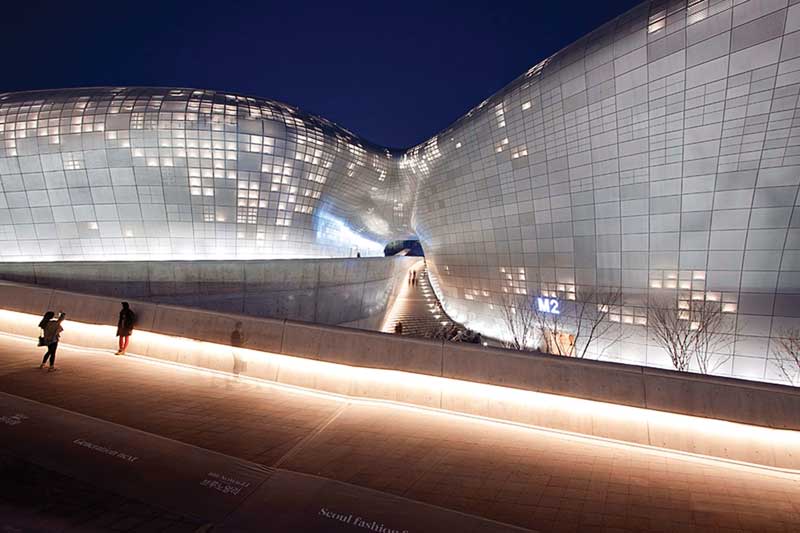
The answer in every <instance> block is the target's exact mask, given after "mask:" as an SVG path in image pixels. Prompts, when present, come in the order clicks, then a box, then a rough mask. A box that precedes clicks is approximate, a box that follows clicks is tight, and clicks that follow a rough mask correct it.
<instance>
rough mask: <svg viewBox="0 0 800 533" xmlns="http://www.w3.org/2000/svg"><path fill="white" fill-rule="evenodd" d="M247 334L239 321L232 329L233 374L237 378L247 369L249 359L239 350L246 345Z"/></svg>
mask: <svg viewBox="0 0 800 533" xmlns="http://www.w3.org/2000/svg"><path fill="white" fill-rule="evenodd" d="M244 343H245V336H244V332H243V331H242V323H241V322H237V323H236V326H235V327H234V330H233V331H231V346H233V375H234V376H236V377H237V378H238V377H239V374H240V373H241V372H243V371H246V370H247V360H246V359H245V358H244V357H243V356H242V353H241V351H240V350H239V349H240V348H242V347H243V346H244Z"/></svg>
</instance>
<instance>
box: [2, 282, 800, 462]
mask: <svg viewBox="0 0 800 533" xmlns="http://www.w3.org/2000/svg"><path fill="white" fill-rule="evenodd" d="M132 306H133V307H134V308H135V309H136V311H137V313H138V315H139V318H140V320H139V323H138V326H137V328H138V329H137V331H136V332H135V333H134V335H133V337H132V341H131V347H130V351H131V352H132V353H136V354H141V355H145V356H149V357H152V358H156V359H161V360H166V361H170V362H175V363H182V364H187V365H192V366H197V367H201V368H207V369H211V370H217V371H223V372H230V371H231V369H232V363H233V353H234V349H233V348H231V347H229V346H220V344H221V345H227V344H228V340H229V338H230V332H231V330H232V329H233V325H234V323H235V322H236V321H242V322H243V323H244V331H245V334H246V336H247V344H246V348H247V349H246V350H241V351H240V352H241V356H242V357H244V358H246V359H247V360H248V364H247V369H246V370H245V371H244V374H245V375H246V376H250V377H253V378H258V379H265V380H269V381H275V382H279V383H284V384H288V385H293V386H300V387H306V388H311V389H316V390H322V391H326V392H332V393H337V394H343V395H347V396H351V397H364V398H372V399H382V400H391V401H395V402H401V403H406V404H412V405H416V406H422V407H430V408H436V409H444V410H449V411H454V412H459V413H466V414H470V415H476V416H482V417H488V418H492V419H500V420H508V421H513V422H518V423H524V424H531V425H535V426H540V427H546V428H551V429H556V430H561V431H570V432H575V433H581V434H586V435H592V436H595V437H602V438H608V439H614V440H621V441H624V442H630V443H635V444H644V445H649V446H656V447H660V448H666V449H670V450H677V451H682V452H690V453H696V454H701V455H708V456H714V457H723V458H726V459H731V460H735V461H743V462H748V463H755V464H760V465H768V466H772V467H779V468H785V469H793V470H800V417H798V416H797V413H800V390H798V389H795V388H792V387H786V386H780V385H772V384H764V383H759V382H749V381H743V380H737V379H730V378H719V377H707V376H700V375H694V374H683V373H677V372H670V371H662V370H656V369H651V368H646V367H636V366H631V365H623V364H616V363H603V362H597V361H582V360H575V359H567V358H561V357H554V356H542V355H530V354H519V353H517V352H512V351H507V350H501V349H487V348H479V347H475V346H471V345H463V344H452V343H442V342H441V341H431V340H423V339H409V338H406V337H399V336H393V335H387V334H381V333H375V332H367V331H361V330H354V329H348V328H340V327H331V326H323V325H316V324H308V323H299V322H293V321H288V320H270V319H260V318H253V317H242V316H241V315H233V314H223V313H215V312H209V311H202V310H196V309H187V308H180V307H175V306H169V305H161V304H152V303H145V302H132ZM0 308H2V309H4V310H7V311H11V312H12V313H5V314H3V313H0V331H4V332H9V333H14V334H19V335H24V336H28V337H35V336H36V335H37V332H38V330H37V328H36V322H37V317H36V315H40V314H41V313H43V312H44V311H45V310H48V309H50V310H54V311H58V310H62V309H63V310H64V311H66V312H67V313H68V321H67V322H65V333H64V335H63V338H62V341H63V342H65V343H69V344H73V345H78V346H85V347H90V348H98V349H108V350H109V351H111V350H112V349H114V346H115V338H114V328H113V325H114V324H115V323H116V317H117V313H118V310H119V303H118V300H117V299H113V298H105V297H98V296H87V295H81V294H75V293H69V292H64V291H58V290H52V289H47V288H43V287H34V286H25V285H20V284H12V283H6V282H0ZM13 312H16V313H26V314H27V315H19V314H16V313H13ZM21 317H22V318H21ZM87 324H91V325H92V326H87ZM97 325H100V326H97ZM179 337H180V338H179ZM236 353H238V352H236ZM276 354H279V355H276ZM286 356H292V357H286ZM329 363H338V364H339V365H348V366H344V367H342V366H339V365H332V364H329ZM376 369H380V370H376ZM397 371H399V372H397ZM442 378H449V379H442ZM542 393H545V394H542ZM587 400H592V401H587ZM597 402H604V403H597ZM631 408H640V409H631ZM658 411H663V412H666V413H677V414H683V415H691V416H692V417H701V418H687V417H675V416H671V415H664V416H657V415H658ZM720 421H724V422H720ZM727 422H738V423H742V424H748V425H749V426H730V425H725V424H727ZM720 424H721V425H720ZM754 426H756V427H754ZM758 426H760V427H758ZM768 428H772V429H768ZM787 430H791V431H787Z"/></svg>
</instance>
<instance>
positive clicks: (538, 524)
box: [0, 335, 800, 533]
mask: <svg viewBox="0 0 800 533" xmlns="http://www.w3.org/2000/svg"><path fill="white" fill-rule="evenodd" d="M40 351H41V350H40V349H38V348H36V347H34V346H33V345H32V341H30V340H28V339H19V338H15V337H10V336H5V335H0V393H1V394H0V421H3V423H2V424H0V469H2V472H0V473H3V474H4V475H3V480H4V483H3V484H4V485H5V486H4V488H3V490H2V491H0V517H8V518H0V531H28V530H31V531H34V530H35V531H51V530H56V529H61V530H70V531H73V530H74V531H80V530H97V531H103V530H118V531H125V530H131V531H162V530H163V531H169V530H175V531H179V530H189V531H217V530H219V531H247V530H260V531H284V530H286V531H289V530H293V531H301V530H308V531H354V532H355V531H369V530H370V529H369V527H368V525H369V524H370V523H374V524H375V526H374V528H373V530H378V529H376V528H379V527H384V529H385V530H386V531H387V532H388V531H391V530H392V529H394V530H396V531H398V532H400V531H404V530H406V531H408V532H409V533H411V532H419V531H513V530H515V529H516V528H523V529H528V530H535V531H587V532H589V531H598V532H599V531H608V532H612V531H663V532H667V531H698V532H699V531H787V532H788V531H798V530H800V498H798V495H800V477H792V476H790V475H787V474H782V473H777V472H773V471H769V470H766V469H758V468H753V467H745V466H739V465H732V464H728V463H724V462H721V461H714V460H708V459H700V458H693V457H688V456H681V455H677V454H672V453H666V452H662V451H658V450H652V449H646V448H641V447H635V446H627V445H621V444H614V443H608V442H603V441H598V440H592V439H588V438H581V437H574V436H568V435H562V434H558V433H553V432H548V431H543V430H537V429H532V428H523V427H518V426H513V425H509V424H500V423H494V422H488V421H482V420H476V419H471V418H467V417H462V416H457V415H451V414H445V413H438V412H432V411H425V410H420V409H412V408H406V407H402V406H395V405H391V404H382V403H377V402H362V401H349V400H347V399H344V398H338V397H331V396H325V395H320V394H314V393H309V392H304V391H299V390H294V389H290V388H286V387H281V386H274V385H271V384H262V383H257V382H252V381H238V380H234V379H232V378H229V377H226V376H222V375H219V374H213V373H209V372H205V371H200V370H195V369H189V368H181V367H176V366H170V365H166V364H163V363H159V362H154V361H150V360H147V359H144V358H139V357H116V356H114V355H112V353H111V352H108V353H103V352H98V351H89V350H79V349H74V348H70V347H67V346H61V347H60V348H59V354H58V360H57V365H58V366H59V370H58V371H57V372H52V373H51V372H47V371H46V370H39V369H38V364H39V358H40V357H41V354H40ZM26 472H27V473H26ZM8 473H12V474H14V475H15V476H17V478H19V479H20V481H19V483H18V484H19V487H20V490H19V491H15V490H13V489H10V488H9V485H8V484H7V483H6V482H5V480H6V479H9V478H8V476H7V475H5V474H8ZM73 490H74V491H75V493H77V494H84V495H85V496H84V497H82V498H77V499H76V498H74V497H72V496H71V494H72V493H73ZM82 502H83V503H82ZM87 502H88V503H87ZM114 502H117V504H118V508H115V505H114ZM64 509H67V510H68V511H69V512H68V511H65V510H64ZM357 520H362V522H361V523H359V524H360V525H358V524H356V522H357ZM42 524H44V525H42ZM48 524H49V525H48ZM54 524H57V525H58V527H56V526H55V525H54ZM365 524H366V525H365ZM4 528H5V529H4Z"/></svg>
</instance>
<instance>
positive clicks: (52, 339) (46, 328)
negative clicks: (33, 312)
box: [39, 311, 67, 372]
mask: <svg viewBox="0 0 800 533" xmlns="http://www.w3.org/2000/svg"><path fill="white" fill-rule="evenodd" d="M54 316H55V315H54V313H53V312H52V311H48V312H47V313H45V315H44V317H43V318H42V321H41V322H39V327H41V328H42V338H41V341H40V342H42V343H43V345H44V346H47V351H46V352H45V354H44V357H43V358H42V364H40V365H39V368H44V364H45V363H46V362H47V360H48V358H49V359H50V369H49V371H50V372H52V371H53V370H56V367H55V364H56V349H57V348H58V340H59V339H60V338H61V332H62V331H64V328H62V327H61V323H62V322H63V321H64V319H65V318H66V317H67V315H65V314H64V311H60V312H59V314H58V318H57V319H56V318H54Z"/></svg>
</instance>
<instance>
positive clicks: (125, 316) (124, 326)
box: [117, 309, 136, 337]
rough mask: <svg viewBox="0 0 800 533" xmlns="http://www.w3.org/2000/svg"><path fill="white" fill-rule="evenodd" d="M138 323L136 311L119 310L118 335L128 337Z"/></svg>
mask: <svg viewBox="0 0 800 533" xmlns="http://www.w3.org/2000/svg"><path fill="white" fill-rule="evenodd" d="M135 323H136V313H134V312H133V311H131V310H130V309H123V310H122V311H120V312H119V322H117V337H127V336H128V335H130V334H131V333H132V332H133V325H134V324H135Z"/></svg>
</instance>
